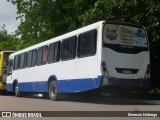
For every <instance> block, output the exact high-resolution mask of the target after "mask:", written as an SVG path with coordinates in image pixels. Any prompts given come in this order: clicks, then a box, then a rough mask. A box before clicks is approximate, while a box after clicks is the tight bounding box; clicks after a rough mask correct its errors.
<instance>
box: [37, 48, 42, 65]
mask: <svg viewBox="0 0 160 120" xmlns="http://www.w3.org/2000/svg"><path fill="white" fill-rule="evenodd" d="M42 52H43V48H42V47H40V48H38V52H37V65H38V66H39V65H41V64H42Z"/></svg>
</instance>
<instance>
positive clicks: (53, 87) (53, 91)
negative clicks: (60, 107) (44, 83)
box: [48, 81, 59, 101]
mask: <svg viewBox="0 0 160 120" xmlns="http://www.w3.org/2000/svg"><path fill="white" fill-rule="evenodd" d="M48 92H49V98H50V100H53V101H56V100H58V99H59V93H58V91H57V84H56V81H51V82H50V84H49V91H48Z"/></svg>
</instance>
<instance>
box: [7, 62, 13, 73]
mask: <svg viewBox="0 0 160 120" xmlns="http://www.w3.org/2000/svg"><path fill="white" fill-rule="evenodd" d="M12 71H13V60H12V59H11V60H10V61H9V66H8V75H11V74H12Z"/></svg>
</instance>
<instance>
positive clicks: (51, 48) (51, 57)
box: [48, 43, 54, 63]
mask: <svg viewBox="0 0 160 120" xmlns="http://www.w3.org/2000/svg"><path fill="white" fill-rule="evenodd" d="M53 62H54V43H52V44H50V45H49V47H48V63H53Z"/></svg>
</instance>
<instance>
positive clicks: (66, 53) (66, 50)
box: [61, 36, 76, 60]
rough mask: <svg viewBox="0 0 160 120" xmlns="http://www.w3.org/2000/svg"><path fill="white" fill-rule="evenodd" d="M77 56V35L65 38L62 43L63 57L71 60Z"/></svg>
mask: <svg viewBox="0 0 160 120" xmlns="http://www.w3.org/2000/svg"><path fill="white" fill-rule="evenodd" d="M75 56H76V36H75V37H71V38H68V39H65V40H63V41H62V45H61V59H62V60H70V59H74V58H75Z"/></svg>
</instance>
